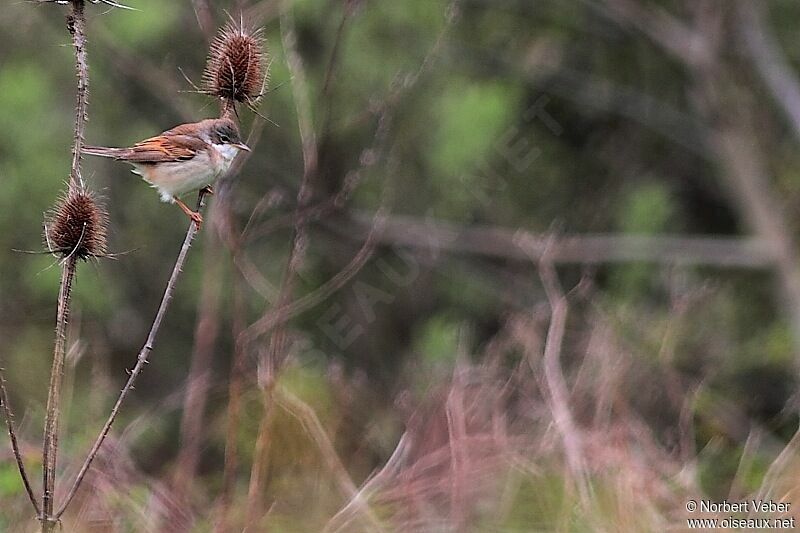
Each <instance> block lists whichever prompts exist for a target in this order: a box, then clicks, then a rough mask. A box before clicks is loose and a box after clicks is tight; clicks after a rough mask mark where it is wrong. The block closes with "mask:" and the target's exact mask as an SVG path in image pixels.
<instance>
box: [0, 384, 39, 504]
mask: <svg viewBox="0 0 800 533" xmlns="http://www.w3.org/2000/svg"><path fill="white" fill-rule="evenodd" d="M0 408H2V409H3V418H4V419H5V421H6V428H7V429H8V436H9V437H10V438H11V450H12V451H13V452H14V459H15V460H16V461H17V469H18V470H19V476H20V478H22V484H23V485H25V492H27V493H28V499H29V500H30V501H31V504H32V505H33V509H34V511H36V515H37V516H38V515H39V514H40V513H41V511H40V509H39V502H38V500H37V499H36V496H35V495H34V493H33V488H32V487H31V482H30V480H29V479H28V474H27V472H26V471H25V463H24V461H23V459H22V452H21V451H20V449H19V442H18V441H17V433H16V431H15V430H14V413H13V411H12V410H11V404H9V403H8V392H7V391H6V380H5V376H3V369H2V368H0Z"/></svg>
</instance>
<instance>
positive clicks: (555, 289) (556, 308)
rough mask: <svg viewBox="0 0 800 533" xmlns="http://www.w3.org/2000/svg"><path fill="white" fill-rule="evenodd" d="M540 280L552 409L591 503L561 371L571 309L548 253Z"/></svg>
mask: <svg viewBox="0 0 800 533" xmlns="http://www.w3.org/2000/svg"><path fill="white" fill-rule="evenodd" d="M539 278H540V279H541V281H542V286H543V287H544V291H545V293H546V294H547V300H548V302H549V303H550V310H551V312H550V327H549V328H548V330H547V339H546V340H545V346H544V376H545V384H546V385H547V391H548V397H549V400H550V402H549V403H550V409H551V410H552V412H553V419H554V421H555V424H556V428H557V430H558V432H559V433H560V434H561V439H562V440H563V442H564V455H565V456H566V459H567V465H568V467H569V470H570V472H571V473H572V476H573V478H574V481H575V484H576V488H577V489H578V495H579V496H580V499H581V502H583V503H587V502H588V501H589V484H588V481H587V479H586V465H585V461H584V458H583V444H582V437H581V433H580V431H579V429H578V427H577V425H576V424H575V420H574V418H573V416H572V411H571V410H570V407H569V388H568V387H567V382H566V380H565V379H564V373H563V370H562V368H561V361H560V359H561V346H562V344H563V341H564V331H565V329H566V324H567V313H568V310H569V307H568V305H567V298H566V296H564V292H563V291H562V290H561V285H560V283H559V281H558V274H557V273H556V270H555V268H554V267H553V263H551V262H550V261H549V259H548V258H547V254H546V253H545V254H544V256H543V257H542V258H540V260H539Z"/></svg>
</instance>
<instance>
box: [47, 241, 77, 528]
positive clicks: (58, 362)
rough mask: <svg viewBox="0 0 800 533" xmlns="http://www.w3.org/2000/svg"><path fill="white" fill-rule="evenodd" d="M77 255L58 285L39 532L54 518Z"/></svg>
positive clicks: (68, 262) (63, 269) (66, 264)
mask: <svg viewBox="0 0 800 533" xmlns="http://www.w3.org/2000/svg"><path fill="white" fill-rule="evenodd" d="M76 262H77V257H75V256H71V257H69V258H67V259H66V260H65V261H64V263H63V265H62V267H61V288H60V289H59V293H58V313H57V317H56V341H55V347H54V348H53V367H52V370H51V372H50V387H49V388H48V392H47V416H46V418H45V426H44V441H43V445H42V448H43V449H42V482H43V491H42V492H43V493H42V512H41V514H40V516H39V519H40V520H41V522H42V531H43V532H45V531H51V530H52V528H53V527H54V525H55V522H54V520H53V498H54V496H55V484H56V462H57V458H58V425H59V418H60V415H61V385H62V383H63V381H64V359H65V356H66V342H67V322H68V321H69V311H70V302H71V295H72V282H73V281H74V279H75V265H76Z"/></svg>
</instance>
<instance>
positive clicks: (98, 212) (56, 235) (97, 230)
mask: <svg viewBox="0 0 800 533" xmlns="http://www.w3.org/2000/svg"><path fill="white" fill-rule="evenodd" d="M107 230H108V213H106V211H105V209H104V208H103V206H102V205H100V204H99V203H98V202H97V199H96V198H95V197H94V195H92V194H91V193H89V192H85V191H79V192H76V193H67V194H66V195H65V196H64V197H63V198H61V199H60V200H59V201H58V203H57V204H56V205H55V207H53V209H52V210H51V211H50V213H49V214H48V215H47V218H46V220H45V226H44V237H45V244H46V245H47V248H48V250H49V251H50V252H51V253H53V254H56V255H60V256H61V257H63V258H66V257H70V256H73V257H77V258H79V259H84V260H85V259H88V258H90V257H102V256H104V255H106V251H107V248H106V235H107Z"/></svg>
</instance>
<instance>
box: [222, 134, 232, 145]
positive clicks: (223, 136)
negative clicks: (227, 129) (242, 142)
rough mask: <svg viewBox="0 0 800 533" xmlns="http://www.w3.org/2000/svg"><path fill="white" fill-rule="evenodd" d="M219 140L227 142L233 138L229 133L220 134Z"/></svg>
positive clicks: (223, 142)
mask: <svg viewBox="0 0 800 533" xmlns="http://www.w3.org/2000/svg"><path fill="white" fill-rule="evenodd" d="M219 140H220V141H222V144H227V143H230V142H231V140H230V139H229V138H228V136H227V135H220V136H219Z"/></svg>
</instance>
